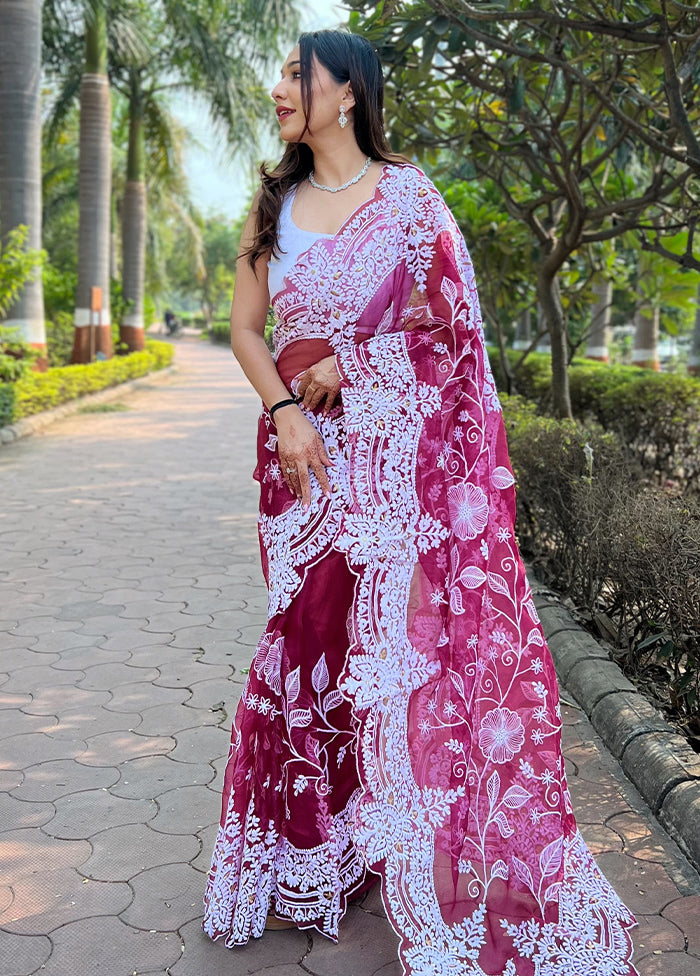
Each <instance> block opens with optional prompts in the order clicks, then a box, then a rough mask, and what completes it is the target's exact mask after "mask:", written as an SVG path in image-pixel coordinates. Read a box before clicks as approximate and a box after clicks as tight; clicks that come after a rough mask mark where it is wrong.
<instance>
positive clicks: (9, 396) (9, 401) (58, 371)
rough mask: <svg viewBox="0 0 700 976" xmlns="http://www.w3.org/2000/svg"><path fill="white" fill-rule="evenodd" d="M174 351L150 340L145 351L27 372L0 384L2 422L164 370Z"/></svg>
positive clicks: (165, 344)
mask: <svg viewBox="0 0 700 976" xmlns="http://www.w3.org/2000/svg"><path fill="white" fill-rule="evenodd" d="M173 352H174V350H173V347H172V346H171V345H170V344H169V343H167V342H157V341H155V340H153V339H149V340H147V342H146V349H145V350H144V351H143V352H134V353H131V354H130V355H129V356H115V357H114V358H113V359H108V360H105V361H103V362H95V363H88V364H86V365H76V366H62V367H58V368H55V369H50V370H49V371H48V372H46V373H27V374H26V375H24V376H22V377H20V378H19V379H18V380H17V381H16V382H15V383H8V384H0V424H2V425H3V426H4V425H5V424H8V423H12V422H13V421H15V420H20V419H21V418H22V417H29V416H31V415H32V414H35V413H39V412H41V411H42V410H49V409H50V408H51V407H57V406H59V404H61V403H66V402H67V401H69V400H74V399H76V397H81V396H85V395H86V394H88V393H96V392H97V391H98V390H103V389H105V388H107V387H109V386H115V385H116V384H117V383H123V382H125V381H126V380H130V379H135V378H136V377H139V376H145V375H146V373H151V372H153V371H155V370H158V369H163V368H164V367H166V366H169V365H170V363H171V362H172V358H173Z"/></svg>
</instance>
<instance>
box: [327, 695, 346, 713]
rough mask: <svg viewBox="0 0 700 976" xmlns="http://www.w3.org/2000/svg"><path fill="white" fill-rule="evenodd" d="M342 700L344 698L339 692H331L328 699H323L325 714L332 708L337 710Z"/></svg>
mask: <svg viewBox="0 0 700 976" xmlns="http://www.w3.org/2000/svg"><path fill="white" fill-rule="evenodd" d="M342 700H343V696H342V695H341V693H340V692H339V691H329V692H328V694H327V695H326V697H325V698H324V699H323V710H324V712H329V711H330V710H331V708H337V707H338V705H340V703H341V702H342Z"/></svg>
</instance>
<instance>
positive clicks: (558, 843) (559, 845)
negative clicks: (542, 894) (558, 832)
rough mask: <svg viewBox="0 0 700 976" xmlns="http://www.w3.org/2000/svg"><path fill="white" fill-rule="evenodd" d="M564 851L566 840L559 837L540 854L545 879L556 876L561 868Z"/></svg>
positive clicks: (541, 868) (541, 869)
mask: <svg viewBox="0 0 700 976" xmlns="http://www.w3.org/2000/svg"><path fill="white" fill-rule="evenodd" d="M563 851H564V838H563V837H557V838H556V840H553V841H552V843H551V844H547V846H546V847H545V849H544V850H543V851H542V852H541V854H540V871H541V872H542V877H543V878H549V877H550V876H551V875H553V874H556V873H557V871H558V870H559V868H560V867H561V858H562V853H563Z"/></svg>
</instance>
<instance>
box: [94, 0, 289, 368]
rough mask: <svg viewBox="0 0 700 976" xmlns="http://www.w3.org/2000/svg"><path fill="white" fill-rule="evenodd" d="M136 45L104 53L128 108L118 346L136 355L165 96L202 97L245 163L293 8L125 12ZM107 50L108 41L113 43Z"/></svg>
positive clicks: (166, 138) (167, 127)
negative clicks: (150, 186)
mask: <svg viewBox="0 0 700 976" xmlns="http://www.w3.org/2000/svg"><path fill="white" fill-rule="evenodd" d="M128 10H129V16H130V22H131V24H132V26H133V28H134V32H135V35H136V36H137V40H136V41H135V42H132V43H131V44H129V46H128V47H125V46H120V45H119V44H118V43H114V44H113V45H112V50H111V62H112V76H113V83H114V86H115V88H117V89H118V90H119V91H121V92H122V94H123V95H124V97H125V98H126V100H127V102H128V105H129V149H128V156H127V176H126V185H125V189H124V200H123V205H122V276H123V277H122V293H123V297H124V299H125V300H126V301H127V303H128V311H127V313H126V315H125V316H124V318H123V321H122V325H121V328H120V339H121V340H122V341H123V342H124V343H125V344H126V345H127V346H128V348H129V349H139V348H142V347H143V342H144V331H143V298H144V262H145V254H146V230H147V202H146V201H147V175H148V163H149V159H148V155H147V152H146V145H147V142H148V144H150V146H151V147H152V150H153V151H154V152H155V153H156V155H157V157H158V158H159V159H160V160H161V161H162V160H163V159H164V158H165V159H167V158H168V155H169V149H170V147H172V145H173V137H172V130H171V119H170V116H169V113H168V111H167V108H166V105H167V97H168V95H169V93H170V92H173V91H175V90H184V91H187V92H191V91H197V92H199V93H201V94H202V96H203V99H204V102H205V104H206V107H207V109H208V111H209V113H210V116H211V118H212V122H213V124H214V125H215V126H216V127H217V128H218V129H219V131H220V132H221V134H222V135H223V136H224V138H225V139H226V141H227V143H228V145H229V146H230V147H231V148H232V149H234V151H235V150H240V149H243V150H244V151H245V150H247V153H248V155H249V156H252V155H254V154H255V152H256V150H257V148H258V146H259V141H260V140H259V134H260V118H261V117H262V116H264V113H265V108H266V106H267V104H268V102H267V98H266V94H265V92H264V89H263V86H262V84H261V83H260V81H259V78H260V75H261V73H262V70H263V69H264V68H265V67H266V66H267V64H268V63H269V60H270V58H272V57H275V56H276V55H277V44H278V40H279V38H280V36H281V35H282V34H283V33H284V32H285V31H290V30H291V28H292V27H295V26H296V14H295V11H294V5H293V4H290V3H286V4H283V3H280V2H279V0H255V2H251V0H238V2H237V3H231V2H226V3H223V2H221V0H219V2H216V0H212V2H211V3H210V4H209V6H208V7H206V8H202V7H201V5H198V4H192V3H189V4H188V3H183V2H181V0H162V3H160V4H157V5H151V6H149V7H144V6H143V4H142V3H141V2H140V0H134V2H132V3H131V4H130V6H129V8H128ZM115 42H116V37H115Z"/></svg>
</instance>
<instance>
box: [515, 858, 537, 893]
mask: <svg viewBox="0 0 700 976" xmlns="http://www.w3.org/2000/svg"><path fill="white" fill-rule="evenodd" d="M513 870H514V871H515V874H516V877H517V878H518V880H519V881H522V883H523V884H524V885H525V887H526V888H529V889H530V891H532V892H533V893H534V891H535V886H534V884H533V883H532V872H531V871H530V868H529V867H528V866H527V864H525V863H524V862H523V861H521V860H520V858H519V857H515V856H513Z"/></svg>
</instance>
